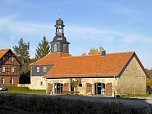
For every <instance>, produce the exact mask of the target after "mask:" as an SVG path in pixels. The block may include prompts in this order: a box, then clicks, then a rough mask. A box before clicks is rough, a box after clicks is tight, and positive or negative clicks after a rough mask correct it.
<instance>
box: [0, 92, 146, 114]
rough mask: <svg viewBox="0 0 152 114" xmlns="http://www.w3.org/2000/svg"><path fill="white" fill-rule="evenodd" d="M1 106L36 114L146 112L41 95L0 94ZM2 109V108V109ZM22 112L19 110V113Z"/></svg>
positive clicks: (132, 113)
mask: <svg viewBox="0 0 152 114" xmlns="http://www.w3.org/2000/svg"><path fill="white" fill-rule="evenodd" d="M0 107H11V108H12V109H16V110H17V109H19V110H21V111H24V112H32V113H36V114H43V113H46V114H146V112H145V110H144V109H142V108H138V109H137V108H133V107H131V106H125V105H123V104H121V103H102V102H91V101H81V100H72V99H64V98H61V97H50V96H40V95H16V94H4V95H3V94H0ZM0 111H1V109H0ZM20 113H21V112H20V111H19V113H18V114H20Z"/></svg>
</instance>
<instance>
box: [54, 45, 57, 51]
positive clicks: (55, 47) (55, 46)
mask: <svg viewBox="0 0 152 114" xmlns="http://www.w3.org/2000/svg"><path fill="white" fill-rule="evenodd" d="M54 52H57V45H56V44H54Z"/></svg>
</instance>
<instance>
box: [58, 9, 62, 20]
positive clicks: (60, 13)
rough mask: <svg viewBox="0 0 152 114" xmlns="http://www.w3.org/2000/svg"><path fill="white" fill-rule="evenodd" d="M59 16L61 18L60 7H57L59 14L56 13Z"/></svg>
mask: <svg viewBox="0 0 152 114" xmlns="http://www.w3.org/2000/svg"><path fill="white" fill-rule="evenodd" d="M58 16H59V18H61V9H60V8H59V14H58Z"/></svg>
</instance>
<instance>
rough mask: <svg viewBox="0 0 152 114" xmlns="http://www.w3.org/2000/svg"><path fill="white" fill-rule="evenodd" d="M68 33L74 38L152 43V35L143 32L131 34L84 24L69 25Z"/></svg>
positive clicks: (127, 43) (126, 43)
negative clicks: (84, 25)
mask: <svg viewBox="0 0 152 114" xmlns="http://www.w3.org/2000/svg"><path fill="white" fill-rule="evenodd" d="M67 28H68V29H67V33H66V34H67V35H68V36H70V38H71V39H74V40H98V41H100V40H102V41H114V40H115V41H116V40H117V41H119V42H120V41H121V42H122V43H124V44H125V45H131V44H134V43H137V42H142V43H143V44H146V45H152V37H151V36H147V35H143V34H130V33H127V32H119V31H114V30H113V31H112V30H106V29H102V28H99V29H97V28H90V27H83V26H75V25H70V26H68V27H67Z"/></svg>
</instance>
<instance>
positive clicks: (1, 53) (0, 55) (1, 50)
mask: <svg viewBox="0 0 152 114" xmlns="http://www.w3.org/2000/svg"><path fill="white" fill-rule="evenodd" d="M9 50H10V49H9V48H7V49H0V59H1V58H2V57H3V56H4V55H5V54H6V53H7V52H8V51H9Z"/></svg>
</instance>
